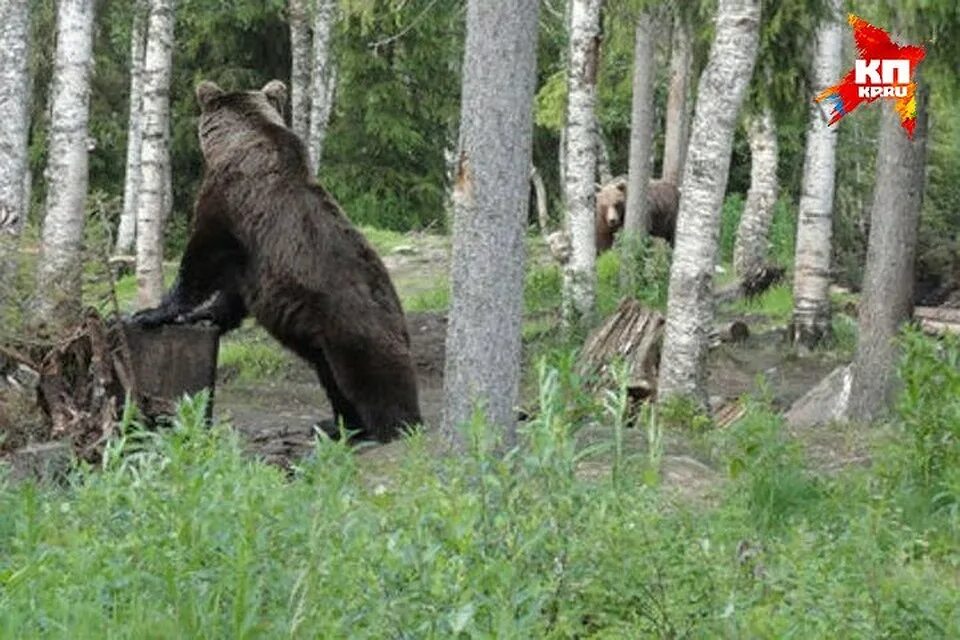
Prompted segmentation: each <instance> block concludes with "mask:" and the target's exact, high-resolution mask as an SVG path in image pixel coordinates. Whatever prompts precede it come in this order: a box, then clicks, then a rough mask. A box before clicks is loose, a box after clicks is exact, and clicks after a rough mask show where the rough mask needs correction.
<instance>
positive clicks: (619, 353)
mask: <svg viewBox="0 0 960 640" xmlns="http://www.w3.org/2000/svg"><path fill="white" fill-rule="evenodd" d="M664 322H665V318H664V317H663V314H662V313H660V312H659V311H656V310H653V309H647V308H645V307H643V306H642V305H641V304H640V303H639V302H637V301H636V300H633V299H630V298H627V299H624V300H623V301H621V302H620V306H619V307H618V308H617V310H616V312H615V313H614V314H613V315H611V316H610V317H609V318H607V320H606V321H605V322H604V323H603V324H602V325H601V326H600V327H599V328H597V329H596V330H595V331H594V332H593V333H592V334H591V335H590V336H589V337H588V338H587V341H586V343H585V344H584V346H583V351H582V353H581V356H580V373H581V374H582V375H584V376H585V377H587V378H588V379H589V380H591V381H592V384H594V385H602V384H603V383H604V380H605V379H607V376H608V373H609V367H610V365H611V364H612V363H613V362H615V361H616V360H623V361H624V362H625V363H626V366H627V390H628V391H629V393H630V396H631V398H633V399H635V400H646V399H648V398H651V397H653V396H655V394H656V385H657V373H658V371H659V367H660V344H661V342H662V339H663V325H664Z"/></svg>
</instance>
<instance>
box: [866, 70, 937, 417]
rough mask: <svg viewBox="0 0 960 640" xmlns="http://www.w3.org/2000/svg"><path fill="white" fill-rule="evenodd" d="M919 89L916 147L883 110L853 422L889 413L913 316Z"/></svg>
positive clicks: (920, 169)
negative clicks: (901, 340) (901, 336)
mask: <svg viewBox="0 0 960 640" xmlns="http://www.w3.org/2000/svg"><path fill="white" fill-rule="evenodd" d="M918 87H919V89H918V91H917V94H916V105H917V116H916V117H917V120H916V128H915V129H914V134H913V139H912V140H911V139H909V138H908V137H907V135H906V133H905V132H904V131H903V129H902V128H901V126H900V117H899V115H898V114H897V113H896V111H895V110H894V108H893V106H892V105H891V104H890V103H887V104H884V105H883V115H882V119H881V125H880V143H879V147H878V149H877V165H876V167H877V168H876V177H875V184H876V187H875V188H874V194H873V206H872V209H871V212H870V240H869V244H868V245H867V266H866V269H865V271H864V275H863V292H862V295H861V299H860V318H859V332H858V337H857V352H856V355H855V357H854V360H853V365H852V367H851V373H852V376H851V384H850V401H849V402H850V404H849V410H848V415H849V417H850V418H852V419H856V420H858V421H865V422H869V421H872V420H874V419H876V418H878V417H880V416H881V415H882V414H883V413H884V412H886V411H887V410H888V409H889V407H890V404H891V400H892V399H893V395H894V391H895V388H896V387H895V382H896V369H897V358H898V349H897V344H896V337H897V332H898V331H899V329H900V326H901V325H902V324H903V323H904V322H905V321H907V320H909V319H910V316H911V315H912V314H913V284H914V260H915V258H916V250H917V229H918V227H919V224H920V208H921V205H922V204H923V190H924V185H925V183H926V180H925V175H924V169H925V165H926V158H927V154H926V142H927V102H928V97H929V93H928V90H927V88H926V87H924V86H923V85H922V83H921V82H918Z"/></svg>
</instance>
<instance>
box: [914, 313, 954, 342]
mask: <svg viewBox="0 0 960 640" xmlns="http://www.w3.org/2000/svg"><path fill="white" fill-rule="evenodd" d="M913 318H914V320H916V321H917V324H918V325H919V326H920V329H921V330H922V331H923V332H924V333H927V334H932V335H943V334H945V333H953V334H960V309H953V308H950V307H914V309H913Z"/></svg>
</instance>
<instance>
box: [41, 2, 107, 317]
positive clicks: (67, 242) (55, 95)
mask: <svg viewBox="0 0 960 640" xmlns="http://www.w3.org/2000/svg"><path fill="white" fill-rule="evenodd" d="M92 50H93V0H60V2H58V3H57V50H56V54H55V56H56V57H55V62H54V71H53V91H52V96H51V105H52V106H51V118H50V146H49V150H48V158H49V160H48V162H47V167H46V180H47V202H46V213H45V215H44V219H43V232H42V239H41V244H40V262H39V265H38V267H37V292H36V299H35V300H36V309H35V310H36V313H37V316H38V318H39V319H40V320H41V321H45V322H47V323H48V324H50V325H58V324H61V323H65V322H68V321H69V320H70V319H72V318H73V317H75V316H76V314H77V313H78V312H79V309H80V286H81V283H80V271H81V266H82V265H81V257H80V247H81V244H82V242H83V224H84V217H85V213H86V211H85V208H86V206H85V205H86V197H87V185H88V173H87V171H88V158H87V154H88V151H87V124H88V119H89V113H90V108H89V106H90V70H91V67H92V64H93V60H92Z"/></svg>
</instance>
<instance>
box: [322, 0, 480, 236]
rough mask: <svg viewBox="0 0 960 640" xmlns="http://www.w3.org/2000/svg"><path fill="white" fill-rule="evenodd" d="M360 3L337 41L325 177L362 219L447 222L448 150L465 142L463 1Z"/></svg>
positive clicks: (403, 224) (411, 225)
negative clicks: (460, 127) (459, 132)
mask: <svg viewBox="0 0 960 640" xmlns="http://www.w3.org/2000/svg"><path fill="white" fill-rule="evenodd" d="M354 5H356V6H352V9H353V10H352V11H349V10H348V11H347V12H346V13H345V14H344V19H343V20H342V22H341V24H340V30H339V33H338V37H337V40H336V45H337V54H338V57H337V65H338V66H337V73H338V80H337V82H338V84H337V97H336V110H335V112H334V115H333V118H332V121H331V123H330V128H329V132H328V137H327V141H326V143H325V149H324V159H323V161H322V162H321V169H320V177H321V179H322V180H323V182H324V183H325V184H326V185H327V186H328V187H329V188H330V189H331V190H332V191H333V192H334V194H336V196H337V197H338V199H339V200H340V201H341V202H342V203H343V205H344V208H345V209H346V211H347V212H348V214H349V215H350V217H351V218H352V219H353V220H354V221H355V222H359V223H363V224H367V225H374V226H379V227H384V228H388V229H395V230H408V229H420V228H424V227H427V226H429V225H437V224H440V225H442V224H443V222H444V184H445V182H446V177H445V175H446V169H447V167H446V162H445V159H444V151H445V150H447V149H451V148H453V146H454V143H455V141H456V122H457V117H458V115H459V106H460V65H461V63H462V47H463V30H464V27H463V12H462V10H461V3H460V2H457V1H456V0H440V1H439V2H435V3H433V4H431V6H430V8H429V10H425V9H424V7H423V6H422V5H421V4H420V3H408V2H393V1H388V0H377V1H372V2H364V3H354ZM347 8H348V9H350V8H351V6H348V7H347ZM404 29H407V30H406V31H403V30H404ZM400 33H402V36H400V35H398V34H400Z"/></svg>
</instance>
